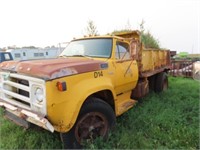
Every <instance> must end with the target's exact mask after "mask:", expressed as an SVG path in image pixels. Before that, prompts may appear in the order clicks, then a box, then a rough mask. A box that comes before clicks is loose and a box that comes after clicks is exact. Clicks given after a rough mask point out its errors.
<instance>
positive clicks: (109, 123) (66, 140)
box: [61, 98, 116, 149]
mask: <svg viewBox="0 0 200 150" xmlns="http://www.w3.org/2000/svg"><path fill="white" fill-rule="evenodd" d="M115 121H116V118H115V113H114V111H113V109H112V108H111V106H110V105H108V104H107V103H106V102H104V101H102V100H101V99H98V98H90V99H89V100H88V101H87V102H86V103H85V104H84V105H83V107H82V108H81V111H80V114H79V116H78V119H77V121H76V123H75V125H74V127H73V128H72V129H71V130H70V131H69V132H67V133H61V139H62V141H63V144H64V148H67V149H73V148H75V149H78V148H81V147H82V146H81V145H82V143H83V142H84V140H88V139H89V140H93V139H95V138H97V137H99V136H101V137H103V138H106V137H107V135H108V132H109V131H110V129H112V128H113V127H114V125H115Z"/></svg>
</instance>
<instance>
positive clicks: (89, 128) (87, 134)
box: [75, 112, 108, 143]
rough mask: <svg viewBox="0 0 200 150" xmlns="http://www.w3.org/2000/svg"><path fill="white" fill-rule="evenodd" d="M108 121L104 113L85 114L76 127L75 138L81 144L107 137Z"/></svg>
mask: <svg viewBox="0 0 200 150" xmlns="http://www.w3.org/2000/svg"><path fill="white" fill-rule="evenodd" d="M107 131H108V121H107V119H106V117H105V115H103V114H102V113H99V112H90V113H87V114H85V115H84V116H83V117H82V118H81V119H80V120H79V121H78V122H77V125H76V127H75V137H76V139H77V141H78V142H79V143H81V142H82V140H85V139H95V138H96V137H99V136H102V137H104V136H106V134H107Z"/></svg>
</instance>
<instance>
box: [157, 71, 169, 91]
mask: <svg viewBox="0 0 200 150" xmlns="http://www.w3.org/2000/svg"><path fill="white" fill-rule="evenodd" d="M167 89H168V77H167V74H166V73H165V72H161V73H159V74H157V75H156V85H155V92H157V93H159V92H162V91H164V90H167Z"/></svg>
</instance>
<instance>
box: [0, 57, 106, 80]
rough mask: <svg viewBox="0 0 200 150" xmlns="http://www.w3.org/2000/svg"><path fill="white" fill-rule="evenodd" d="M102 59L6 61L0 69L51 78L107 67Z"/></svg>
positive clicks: (46, 78)
mask: <svg viewBox="0 0 200 150" xmlns="http://www.w3.org/2000/svg"><path fill="white" fill-rule="evenodd" d="M107 66H108V64H107V63H106V62H104V61H100V60H94V59H89V58H77V57H76V58H71V57H70V58H57V59H45V60H28V61H7V62H3V63H1V64H0V69H1V70H7V71H12V72H16V73H20V74H25V75H29V76H34V77H39V78H43V79H45V80H52V79H55V78H60V77H64V76H69V75H74V74H80V73H86V72H92V71H97V70H101V69H105V68H107Z"/></svg>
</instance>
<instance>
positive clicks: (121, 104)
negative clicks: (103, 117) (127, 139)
mask: <svg viewBox="0 0 200 150" xmlns="http://www.w3.org/2000/svg"><path fill="white" fill-rule="evenodd" d="M130 95H131V91H130V92H126V93H123V94H121V95H119V96H117V101H116V102H115V110H116V115H117V116H119V115H121V114H123V113H124V112H126V111H127V110H129V109H130V108H132V107H133V106H134V105H135V104H136V103H137V101H136V100H133V99H131V98H130Z"/></svg>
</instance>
